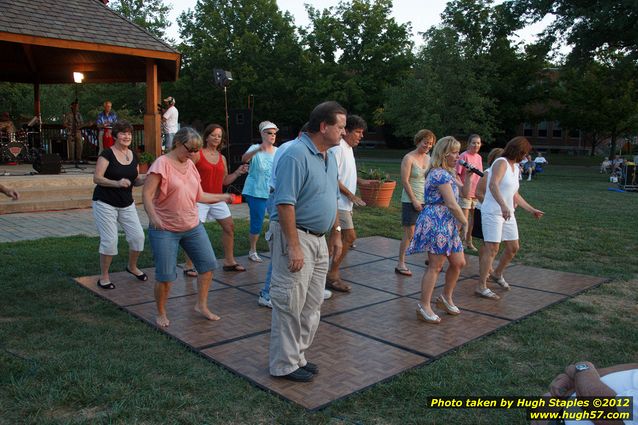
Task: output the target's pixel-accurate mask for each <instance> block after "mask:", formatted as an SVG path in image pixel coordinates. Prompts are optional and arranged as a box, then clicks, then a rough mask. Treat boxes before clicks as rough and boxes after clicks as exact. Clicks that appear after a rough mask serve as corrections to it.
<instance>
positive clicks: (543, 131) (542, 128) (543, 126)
mask: <svg viewBox="0 0 638 425" xmlns="http://www.w3.org/2000/svg"><path fill="white" fill-rule="evenodd" d="M538 137H547V121H541V122H540V123H539V124H538Z"/></svg>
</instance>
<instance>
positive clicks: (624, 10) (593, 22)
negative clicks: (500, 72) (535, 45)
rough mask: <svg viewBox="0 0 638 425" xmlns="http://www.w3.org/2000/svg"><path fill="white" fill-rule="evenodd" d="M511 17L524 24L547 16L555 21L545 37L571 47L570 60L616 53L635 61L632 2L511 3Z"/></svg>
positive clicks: (637, 43) (636, 16)
mask: <svg viewBox="0 0 638 425" xmlns="http://www.w3.org/2000/svg"><path fill="white" fill-rule="evenodd" d="M508 6H509V7H510V8H511V10H512V13H513V14H515V15H517V16H520V18H521V20H523V21H527V22H530V23H532V22H538V21H540V20H542V19H543V18H544V17H545V16H546V15H548V14H551V15H553V16H555V18H556V19H555V21H554V23H553V24H552V25H550V26H549V27H548V28H547V29H546V31H545V36H546V37H547V38H549V39H550V40H553V39H554V38H555V37H556V36H559V37H563V38H564V40H565V41H566V42H567V43H568V44H571V45H573V46H574V48H573V50H572V53H571V55H572V57H574V58H581V59H586V58H589V57H595V56H597V55H598V53H599V52H602V53H603V54H604V52H605V51H609V50H612V51H617V52H624V53H629V54H631V55H632V56H633V57H634V59H635V58H636V57H638V26H637V25H636V22H638V7H637V6H636V1H635V0H616V1H601V0H579V1H573V0H557V1H548V0H513V1H510V2H508Z"/></svg>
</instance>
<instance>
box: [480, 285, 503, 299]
mask: <svg viewBox="0 0 638 425" xmlns="http://www.w3.org/2000/svg"><path fill="white" fill-rule="evenodd" d="M474 294H476V295H477V296H479V297H481V298H487V299H490V300H500V299H501V297H499V296H498V295H497V294H496V293H495V292H494V291H492V290H491V289H490V288H483V289H477V290H476V291H474Z"/></svg>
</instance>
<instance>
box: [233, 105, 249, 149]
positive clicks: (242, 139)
mask: <svg viewBox="0 0 638 425" xmlns="http://www.w3.org/2000/svg"><path fill="white" fill-rule="evenodd" d="M252 122H253V111H252V110H250V109H231V110H230V111H228V135H229V137H230V145H231V146H232V145H236V144H245V143H248V144H250V143H251V142H252V140H251V139H252V137H251V135H252V133H251V126H252Z"/></svg>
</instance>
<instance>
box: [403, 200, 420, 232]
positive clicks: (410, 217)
mask: <svg viewBox="0 0 638 425" xmlns="http://www.w3.org/2000/svg"><path fill="white" fill-rule="evenodd" d="M419 214H421V211H417V210H415V209H414V205H412V202H401V225H403V226H406V227H407V226H414V225H415V224H416V219H417V218H419Z"/></svg>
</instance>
